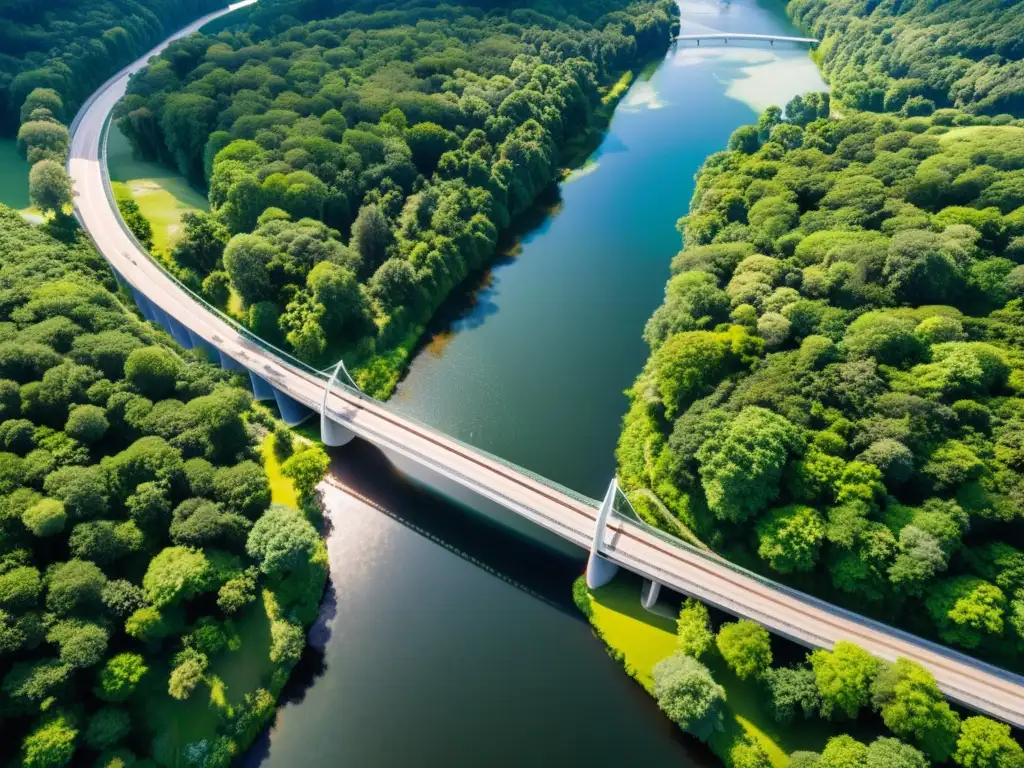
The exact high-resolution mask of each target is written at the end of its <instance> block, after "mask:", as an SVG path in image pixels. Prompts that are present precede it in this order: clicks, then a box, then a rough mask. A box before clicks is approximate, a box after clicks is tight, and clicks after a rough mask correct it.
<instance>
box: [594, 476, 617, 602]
mask: <svg viewBox="0 0 1024 768" xmlns="http://www.w3.org/2000/svg"><path fill="white" fill-rule="evenodd" d="M616 490H618V483H617V482H616V480H615V478H612V481H611V483H610V484H609V485H608V492H607V493H606V494H605V495H604V501H602V502H601V509H600V511H599V512H598V513H597V525H596V526H595V527H594V541H593V543H591V545H590V557H589V558H588V559H587V586H588V587H590V588H591V589H597V588H598V587H603V586H604V585H605V584H607V583H608V582H609V581H611V580H612V579H614V578H615V574H616V573H618V570H619V566H617V565H616V564H615V563H613V562H612V561H611V560H609V559H608V558H606V557H602V556H601V542H602V541H603V540H604V529H605V527H606V526H607V525H608V515H610V514H611V512H612V505H613V504H614V503H615V491H616Z"/></svg>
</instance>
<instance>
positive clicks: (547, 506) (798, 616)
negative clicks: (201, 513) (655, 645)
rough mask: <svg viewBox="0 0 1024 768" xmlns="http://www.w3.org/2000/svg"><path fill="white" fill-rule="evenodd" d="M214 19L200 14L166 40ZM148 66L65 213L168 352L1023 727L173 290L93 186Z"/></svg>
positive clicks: (105, 96)
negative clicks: (241, 377) (197, 350)
mask: <svg viewBox="0 0 1024 768" xmlns="http://www.w3.org/2000/svg"><path fill="white" fill-rule="evenodd" d="M226 12H227V9H225V11H221V12H220V13H218V14H211V15H210V16H209V17H206V18H205V19H203V20H200V22H197V23H196V24H193V25H190V27H188V28H186V29H185V30H183V31H182V32H180V33H179V35H178V36H180V35H181V34H186V33H188V32H190V31H192V30H194V29H196V28H198V26H200V25H201V24H202V23H205V22H206V21H209V20H211V19H212V18H214V17H216V16H217V15H220V14H222V13H226ZM147 60H148V55H147V56H145V57H143V58H141V59H139V60H138V61H137V62H135V63H134V64H133V65H131V66H130V67H128V68H126V70H124V71H123V72H122V73H121V74H120V75H119V76H117V77H115V78H113V79H112V80H111V81H109V82H108V83H107V84H106V85H105V86H104V87H102V88H101V89H100V90H99V91H98V92H97V94H95V95H94V97H93V98H92V99H90V101H89V102H87V104H86V105H85V106H84V107H83V109H82V111H81V112H80V114H79V116H78V117H77V118H76V120H75V122H74V124H73V126H74V134H73V137H72V146H71V154H70V160H69V170H70V173H71V177H72V180H73V183H74V186H75V191H76V195H77V196H76V198H75V213H76V215H77V217H78V219H79V221H80V222H81V224H82V226H83V228H84V229H85V230H86V232H88V234H89V235H90V237H91V238H92V240H93V242H94V243H95V244H96V247H97V248H98V249H99V251H100V252H101V253H102V254H103V256H104V257H105V258H106V259H107V261H108V262H109V263H110V264H111V266H112V267H113V269H114V271H115V273H116V274H117V275H118V277H119V279H120V280H122V281H123V282H124V283H125V284H127V285H128V286H129V287H130V288H131V290H132V292H133V294H134V295H135V298H136V300H137V302H138V304H139V306H140V309H141V310H142V312H143V314H144V315H145V316H146V317H147V318H148V319H150V320H152V321H153V322H155V323H158V324H160V325H162V326H163V327H164V328H165V329H167V330H168V331H169V332H170V333H171V334H172V335H173V336H174V337H175V339H177V340H178V341H179V343H181V344H183V345H184V346H189V347H191V346H199V347H202V348H203V349H205V350H206V351H207V352H208V353H209V354H211V356H213V357H214V358H215V359H219V360H220V362H221V364H222V365H224V366H226V367H230V368H234V369H237V370H244V371H247V372H248V373H249V377H250V380H251V381H252V385H253V389H254V391H255V394H256V396H257V397H262V398H273V399H274V400H275V401H276V402H277V403H278V405H279V406H280V408H281V411H282V414H283V415H284V416H285V417H286V418H287V419H289V420H291V421H293V422H294V421H299V420H301V419H302V418H303V417H305V416H307V415H309V414H310V413H311V412H315V413H320V414H321V418H322V419H324V421H323V425H324V427H325V429H324V430H323V434H324V437H325V441H326V442H329V443H332V444H341V443H343V442H345V441H346V440H348V439H351V437H352V436H353V435H357V436H359V437H362V438H363V439H365V440H368V441H370V442H372V443H374V444H375V445H377V446H378V447H380V448H382V449H383V450H385V452H388V453H390V454H391V455H393V456H398V457H404V458H405V459H408V460H412V461H414V462H417V463H418V464H420V465H422V466H424V467H427V468H429V469H431V470H433V471H434V472H436V473H437V474H439V475H441V476H443V477H446V478H449V479H450V480H452V481H454V482H456V483H458V484H460V485H461V486H463V487H465V488H467V489H470V490H472V491H473V492H475V493H477V494H479V495H480V496H481V497H483V498H487V499H490V500H492V501H494V502H497V503H499V504H501V505H502V506H504V507H505V508H507V509H509V510H512V511H513V512H515V513H518V514H519V515H521V516H523V517H524V518H526V519H528V520H531V521H532V522H534V523H535V524H536V525H539V526H541V527H542V528H544V529H546V530H548V531H551V532H553V533H555V534H557V535H558V536H561V537H562V538H564V539H566V540H568V541H571V542H573V543H575V544H576V545H578V546H579V547H581V548H583V549H587V548H590V547H591V544H592V543H593V542H594V540H595V534H596V533H598V532H599V533H600V536H599V537H598V538H597V542H596V550H597V552H598V554H599V557H598V560H599V561H601V562H605V563H611V564H616V565H620V566H622V567H625V568H628V569H629V570H631V571H634V572H636V573H638V574H640V575H642V576H643V577H644V578H646V579H649V580H651V581H654V582H657V583H659V584H664V585H666V586H668V587H671V588H672V589H675V590H677V591H679V592H682V593H684V594H687V595H692V596H694V597H697V598H699V599H701V600H704V601H706V602H708V603H710V604H712V605H715V606H717V607H719V608H721V609H723V610H725V611H728V612H729V613H732V614H734V615H737V616H743V617H746V618H750V619H753V620H754V621H757V622H759V623H761V624H763V625H764V626H766V627H767V628H768V629H770V630H772V631H773V632H776V633H777V634H780V635H783V636H785V637H788V638H790V639H792V640H794V641H796V642H799V643H802V644H803V645H806V646H808V647H813V648H831V647H832V646H833V645H834V644H835V643H836V642H837V641H839V640H851V641H853V642H855V643H857V644H859V645H861V646H862V647H864V648H866V649H867V650H868V651H870V652H871V653H873V654H875V655H877V656H879V657H882V658H885V659H890V660H892V659H895V658H897V657H899V656H905V657H907V658H911V659H914V660H916V661H918V662H920V663H921V664H923V665H924V666H925V667H927V668H928V669H929V670H931V672H932V673H933V674H934V675H935V678H936V680H937V682H938V684H939V687H940V688H941V689H942V691H943V692H944V693H945V694H946V695H947V696H949V697H950V698H951V699H953V700H954V701H957V702H959V703H961V704H963V705H965V706H968V707H970V708H972V709H976V710H978V711H981V712H984V713H987V714H989V715H991V716H993V717H995V718H998V719H1001V720H1005V721H1006V722H1009V723H1012V724H1013V725H1016V726H1018V727H1024V678H1022V677H1021V676H1019V675H1015V674H1011V673H1009V672H1006V671H1004V670H1000V669H997V668H995V667H993V666H991V665H988V664H984V663H982V662H979V661H977V660H975V659H972V658H971V657H969V656H967V655H966V654H962V653H958V652H955V651H952V650H949V649H946V648H943V647H941V646H939V645H936V644H934V643H930V642H928V641H925V640H922V639H921V638H917V637H914V636H912V635H909V634H907V633H904V632H900V631H898V630H895V629H892V628H891V627H887V626H884V625H881V624H878V623H876V622H873V621H871V620H868V619H866V618H864V617H862V616H858V615H857V614H854V613H852V612H850V611H846V610H843V609H840V608H837V607H835V606H832V605H829V604H827V603H824V602H822V601H820V600H817V599H815V598H812V597H809V596H807V595H804V594H801V593H799V592H796V591H794V590H791V589H788V588H786V587H783V586H781V585H778V584H774V583H773V582H770V581H768V580H766V579H763V578H761V577H759V576H756V575H754V574H751V573H748V572H745V571H743V570H742V569H739V568H737V567H736V566H733V565H732V564H730V563H727V562H726V561H724V560H722V559H721V558H718V557H717V556H715V555H711V554H708V553H706V552H703V551H700V550H696V549H695V548H693V547H690V546H688V545H685V544H683V543H682V542H677V541H671V540H668V539H666V538H665V537H663V536H661V535H660V534H658V533H656V532H654V531H651V530H647V529H645V527H644V526H642V525H640V524H637V523H635V522H633V521H630V520H627V519H624V518H622V517H620V516H617V515H615V514H612V515H611V516H610V518H609V520H608V524H607V526H604V525H601V526H598V522H597V519H598V513H599V508H598V507H599V505H598V502H596V501H594V500H591V499H587V498H585V497H582V496H580V495H578V494H575V493H573V492H572V491H569V490H568V489H561V488H558V487H556V486H554V485H553V484H551V483H548V482H546V481H543V480H542V479H540V478H537V477H534V476H532V475H531V474H529V473H528V472H526V471H525V470H522V469H521V468H518V467H514V466H511V465H509V464H507V463H506V462H503V461H501V460H500V459H498V458H496V457H493V456H490V455H488V454H486V453H484V452H481V451H478V450H476V449H474V448H472V447H470V446H466V445H464V444H462V443H459V442H458V441H456V440H453V439H452V438H450V437H448V436H446V435H444V434H442V433H440V432H438V431H436V430H434V429H431V428H429V427H425V426H423V425H420V424H417V423H415V422H412V421H410V420H408V419H405V418H403V417H400V416H397V415H395V414H393V413H391V412H390V411H389V410H388V409H387V408H386V407H385V406H384V405H383V404H381V403H378V402H376V401H374V400H372V399H369V398H366V397H365V396H361V395H360V394H359V393H358V392H355V391H353V390H351V389H348V388H345V387H343V386H339V385H337V384H333V383H332V382H329V381H328V380H327V377H326V376H324V374H322V373H320V372H318V371H315V370H313V369H311V368H309V367H308V366H305V365H304V364H302V363H300V362H298V361H296V360H294V359H292V358H290V357H289V356H288V355H286V354H285V353H282V352H280V351H278V350H274V349H273V348H271V347H269V345H266V344H265V343H263V342H260V341H259V340H257V339H254V338H253V337H252V336H251V334H249V333H248V332H247V331H245V329H243V328H241V327H239V326H238V325H237V324H235V323H233V321H230V320H229V319H228V318H226V317H224V316H223V315H221V314H219V313H218V312H216V311H215V310H213V309H212V308H210V307H208V306H206V305H205V304H204V303H203V302H202V300H201V299H199V297H197V296H194V295H192V294H191V293H189V292H188V291H186V290H185V289H184V287H183V286H181V285H180V284H179V283H178V282H176V281H175V280H174V279H173V278H172V277H170V276H169V275H168V274H167V273H166V272H164V271H163V270H162V269H161V268H160V267H159V266H157V265H156V264H155V263H154V262H153V261H151V260H150V258H149V257H148V255H147V254H146V253H145V252H144V251H143V250H142V249H141V247H140V246H139V245H138V244H137V243H136V241H135V240H134V238H133V237H132V236H131V235H130V234H129V233H128V232H127V229H126V227H124V225H123V222H122V221H121V220H120V217H119V215H118V213H117V208H116V205H115V204H114V202H113V196H112V194H111V192H110V188H109V180H108V179H107V177H106V173H105V169H106V159H105V127H106V124H107V120H108V117H109V115H110V113H111V110H112V109H113V107H114V105H115V104H116V103H117V101H118V100H119V99H120V98H121V96H122V95H123V94H124V92H125V89H126V87H127V79H128V76H129V74H130V72H132V71H136V70H138V69H141V68H142V67H143V66H145V64H146V61H147ZM613 486H614V484H613ZM612 490H613V491H614V487H613V489H612Z"/></svg>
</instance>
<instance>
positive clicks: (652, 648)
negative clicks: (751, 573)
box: [590, 574, 843, 768]
mask: <svg viewBox="0 0 1024 768" xmlns="http://www.w3.org/2000/svg"><path fill="white" fill-rule="evenodd" d="M640 586H641V584H640V579H639V578H637V577H634V576H631V575H629V574H622V575H619V576H618V577H617V578H615V579H614V580H613V581H612V582H611V583H609V584H607V585H605V586H603V587H600V588H599V589H595V590H593V591H591V593H590V601H591V610H592V615H591V618H590V621H591V623H592V624H593V625H594V627H595V628H596V629H597V632H598V634H599V635H600V636H601V638H602V639H603V640H604V641H605V643H606V644H607V645H608V646H609V648H610V649H611V651H612V653H613V655H616V656H617V657H619V658H620V659H621V661H622V663H623V666H624V667H625V669H626V672H627V673H628V674H629V675H630V676H631V677H633V678H634V679H635V680H636V681H637V682H638V683H640V685H642V686H643V687H644V689H646V690H647V692H648V693H651V692H652V691H653V687H654V677H653V670H654V665H655V664H657V663H658V662H659V661H661V660H662V659H664V658H665V657H666V656H670V655H672V654H673V653H674V652H675V650H676V623H675V621H674V620H673V619H671V618H668V617H666V616H660V615H657V614H654V613H651V612H650V611H647V610H645V609H644V608H643V606H641V605H640ZM701 661H702V662H703V663H704V664H706V665H707V667H708V669H710V670H711V673H712V675H714V678H715V680H716V681H717V682H718V683H719V684H720V685H721V686H722V687H723V688H725V692H726V718H725V731H724V732H722V733H720V734H716V735H715V736H714V737H712V739H711V742H710V746H711V748H712V749H713V750H714V751H715V753H716V754H717V755H719V756H720V757H721V756H724V755H727V754H728V752H729V749H730V747H731V746H732V745H733V744H734V743H736V741H737V740H739V739H740V738H742V736H743V735H746V736H749V737H750V738H751V739H754V740H756V741H758V742H759V743H760V744H761V746H762V747H764V749H765V751H766V752H767V753H768V755H769V757H770V758H771V761H772V765H774V766H775V768H785V767H786V765H787V763H788V762H789V758H788V755H789V754H790V753H792V752H794V751H796V750H811V751H815V752H818V751H821V749H822V748H824V746H825V742H827V741H828V739H829V738H830V737H831V736H834V735H837V734H839V733H841V732H843V731H842V730H840V729H837V728H835V727H834V726H833V725H832V724H831V723H828V722H825V721H822V720H812V721H795V722H794V723H792V724H791V725H788V726H780V725H779V724H778V723H776V722H775V720H774V719H773V718H772V717H771V715H770V714H769V713H768V712H767V711H766V710H765V708H764V707H763V705H762V704H761V692H760V690H759V687H758V683H757V682H756V681H754V680H740V679H739V678H738V677H736V675H735V674H733V673H732V671H731V670H730V669H729V668H728V666H727V665H726V664H725V661H724V660H723V659H722V658H721V656H719V655H718V652H717V651H716V650H715V649H712V650H711V651H709V652H708V653H707V654H706V655H705V656H704V658H702V659H701Z"/></svg>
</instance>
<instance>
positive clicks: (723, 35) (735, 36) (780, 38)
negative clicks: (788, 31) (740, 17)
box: [672, 32, 821, 46]
mask: <svg viewBox="0 0 1024 768" xmlns="http://www.w3.org/2000/svg"><path fill="white" fill-rule="evenodd" d="M672 39H673V41H675V40H684V41H685V40H695V41H696V42H697V45H700V41H701V40H711V41H715V40H721V41H722V42H723V43H725V44H727V45H728V43H729V41H730V40H761V41H766V42H768V43H770V44H771V45H772V46H774V45H775V43H806V44H807V45H812V46H813V45H817V44H818V43H820V42H821V41H820V40H818V38H816V37H789V36H787V35H755V34H749V33H745V32H697V33H692V34H687V35H676V36H675V37H674V38H672Z"/></svg>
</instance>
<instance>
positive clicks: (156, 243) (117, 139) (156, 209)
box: [107, 125, 210, 254]
mask: <svg viewBox="0 0 1024 768" xmlns="http://www.w3.org/2000/svg"><path fill="white" fill-rule="evenodd" d="M107 169H108V171H109V172H110V181H111V187H112V188H113V190H114V197H115V198H117V199H118V200H122V199H131V200H135V202H136V203H138V204H139V210H140V211H142V215H143V216H145V217H146V218H147V219H148V220H149V223H150V224H152V226H153V250H154V251H156V252H158V253H162V254H166V253H169V252H170V250H171V249H172V248H173V247H174V243H175V242H177V239H178V238H179V237H180V231H181V216H182V214H184V213H186V212H187V211H196V210H202V211H208V210H209V209H210V203H209V202H208V201H207V199H206V195H205V194H204V193H203V192H202V191H201V190H197V189H195V188H194V187H192V186H191V185H190V184H189V183H188V181H187V180H186V179H185V177H183V176H180V175H178V174H176V173H175V172H174V171H172V170H170V169H169V168H167V167H165V166H163V165H160V164H159V163H150V162H147V161H145V160H138V159H136V158H135V157H133V156H132V148H131V145H130V144H129V143H128V139H126V138H125V137H124V134H122V133H121V131H119V130H118V129H117V126H116V125H112V126H111V127H110V137H109V139H108V141H107Z"/></svg>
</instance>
